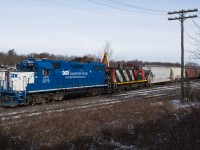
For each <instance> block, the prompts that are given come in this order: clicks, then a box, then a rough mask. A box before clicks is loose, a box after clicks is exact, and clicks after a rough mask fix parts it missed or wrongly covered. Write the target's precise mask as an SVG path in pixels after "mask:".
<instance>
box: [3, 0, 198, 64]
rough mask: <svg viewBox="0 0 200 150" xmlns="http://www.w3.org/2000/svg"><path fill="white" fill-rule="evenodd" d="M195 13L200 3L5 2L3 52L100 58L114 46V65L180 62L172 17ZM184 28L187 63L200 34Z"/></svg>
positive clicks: (187, 24) (110, 0) (153, 0)
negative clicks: (107, 47) (181, 12)
mask: <svg viewBox="0 0 200 150" xmlns="http://www.w3.org/2000/svg"><path fill="white" fill-rule="evenodd" d="M194 8H197V9H199V12H200V0H190V1H189V0H151V1H149V0H123V1H122V0H0V52H7V51H8V50H9V49H15V51H16V52H17V53H18V54H28V53H32V52H36V53H41V52H48V53H50V54H59V55H76V56H83V55H85V54H92V55H93V54H94V55H99V54H100V53H101V52H102V51H103V50H102V48H103V46H104V45H105V43H106V41H110V42H111V45H112V49H113V55H112V59H114V60H134V59H139V60H143V61H161V62H180V56H181V55H180V54H181V53H180V52H181V47H180V45H181V43H180V40H181V38H180V35H181V29H180V22H179V21H168V17H178V15H170V16H169V15H167V12H168V11H175V10H177V11H178V10H181V9H186V10H187V9H194ZM199 12H196V13H188V14H186V15H193V14H197V15H198V16H200V13H199ZM194 20H195V21H196V22H197V23H198V24H200V18H199V17H198V18H195V19H194ZM184 27H185V61H186V62H187V61H188V60H189V56H190V55H191V54H190V53H189V52H188V51H190V50H192V49H193V46H192V45H191V44H190V41H191V40H190V38H189V37H188V35H192V36H195V32H197V29H196V28H195V26H194V24H193V22H192V19H187V20H186V21H185V22H184ZM191 61H193V60H191ZM199 62H200V61H199Z"/></svg>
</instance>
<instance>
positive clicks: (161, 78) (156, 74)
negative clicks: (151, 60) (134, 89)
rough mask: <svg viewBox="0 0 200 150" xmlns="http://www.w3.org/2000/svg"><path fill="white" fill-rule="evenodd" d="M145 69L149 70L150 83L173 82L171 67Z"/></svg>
mask: <svg viewBox="0 0 200 150" xmlns="http://www.w3.org/2000/svg"><path fill="white" fill-rule="evenodd" d="M143 69H145V70H148V71H149V72H150V73H149V75H148V78H147V80H148V82H149V83H150V84H156V83H163V82H171V79H170V75H171V68H170V67H151V66H150V67H143Z"/></svg>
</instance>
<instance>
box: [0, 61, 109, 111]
mask: <svg viewBox="0 0 200 150" xmlns="http://www.w3.org/2000/svg"><path fill="white" fill-rule="evenodd" d="M105 75H106V67H105V64H103V63H98V62H91V63H81V62H67V61H61V60H47V59H42V60H37V59H28V60H25V61H23V62H21V63H20V64H19V65H18V66H17V71H11V72H7V71H6V72H4V77H3V78H0V83H1V85H0V91H1V92H0V93H1V96H0V102H1V105H2V106H8V107H16V106H18V105H27V104H35V103H45V102H49V101H53V100H62V99H63V98H64V96H66V95H67V94H69V93H76V92H77V93H80V92H87V93H88V94H89V95H97V94H101V93H102V92H104V91H105V89H106V88H107V87H108V84H107V80H106V78H105Z"/></svg>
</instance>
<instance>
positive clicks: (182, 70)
mask: <svg viewBox="0 0 200 150" xmlns="http://www.w3.org/2000/svg"><path fill="white" fill-rule="evenodd" d="M197 11H198V9H189V10H180V11H173V12H168V15H173V14H179V17H175V18H168V20H169V21H171V20H179V21H180V22H181V102H182V103H183V102H184V75H183V73H184V26H183V22H184V21H185V20H186V19H189V18H196V17H198V16H197V15H192V16H190V15H189V16H185V14H186V13H189V12H197Z"/></svg>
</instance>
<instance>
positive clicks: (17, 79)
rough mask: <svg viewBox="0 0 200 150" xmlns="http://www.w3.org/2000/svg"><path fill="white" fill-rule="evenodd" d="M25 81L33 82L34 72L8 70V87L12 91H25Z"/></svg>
mask: <svg viewBox="0 0 200 150" xmlns="http://www.w3.org/2000/svg"><path fill="white" fill-rule="evenodd" d="M27 83H34V72H10V82H9V87H10V88H11V89H12V90H13V91H25V90H26V87H27Z"/></svg>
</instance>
